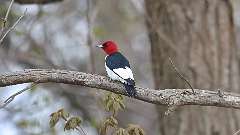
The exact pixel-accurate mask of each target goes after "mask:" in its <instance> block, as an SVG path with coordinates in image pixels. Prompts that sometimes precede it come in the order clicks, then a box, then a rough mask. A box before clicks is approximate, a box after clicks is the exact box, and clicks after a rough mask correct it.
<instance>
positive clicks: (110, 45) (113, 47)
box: [97, 41, 118, 55]
mask: <svg viewBox="0 0 240 135" xmlns="http://www.w3.org/2000/svg"><path fill="white" fill-rule="evenodd" d="M97 47H100V48H102V49H103V50H104V51H105V52H106V53H107V54H108V55H110V54H113V53H115V52H117V51H118V48H117V44H116V43H114V42H113V41H105V42H104V43H103V44H100V45H97Z"/></svg>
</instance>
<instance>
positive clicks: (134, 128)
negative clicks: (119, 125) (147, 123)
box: [127, 124, 145, 135]
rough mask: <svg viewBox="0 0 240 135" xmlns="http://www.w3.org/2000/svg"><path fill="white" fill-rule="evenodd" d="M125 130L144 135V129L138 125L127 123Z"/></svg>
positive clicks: (131, 133)
mask: <svg viewBox="0 0 240 135" xmlns="http://www.w3.org/2000/svg"><path fill="white" fill-rule="evenodd" d="M127 131H128V133H129V135H145V132H144V130H143V129H142V128H141V127H140V126H139V125H135V124H129V125H128V127H127Z"/></svg>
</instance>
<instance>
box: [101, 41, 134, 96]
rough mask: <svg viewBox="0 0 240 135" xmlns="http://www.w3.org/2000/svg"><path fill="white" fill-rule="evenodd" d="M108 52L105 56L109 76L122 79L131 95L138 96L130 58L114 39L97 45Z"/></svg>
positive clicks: (118, 79)
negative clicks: (124, 54)
mask: <svg viewBox="0 0 240 135" xmlns="http://www.w3.org/2000/svg"><path fill="white" fill-rule="evenodd" d="M97 47H99V48H102V49H103V50H104V52H105V53H106V54H107V56H106V57H105V69H106V72H107V75H108V77H110V78H111V79H112V80H116V81H120V82H121V83H122V84H123V85H124V87H125V90H126V92H127V95H128V96H129V97H135V96H136V89H135V81H134V77H133V72H132V70H131V67H130V64H129V61H128V59H127V58H126V57H125V56H123V55H122V54H121V53H120V52H119V50H118V46H117V44H116V43H115V42H114V41H111V40H108V41H105V42H103V43H102V44H99V45H97Z"/></svg>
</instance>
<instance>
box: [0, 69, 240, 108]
mask: <svg viewBox="0 0 240 135" xmlns="http://www.w3.org/2000/svg"><path fill="white" fill-rule="evenodd" d="M29 82H33V83H49V82H53V83H65V84H73V85H81V86H85V87H91V88H98V89H103V90H106V91H111V92H114V93H118V94H124V95H126V93H125V91H124V86H123V85H122V84H120V83H118V82H114V81H111V80H110V79H109V78H107V77H104V76H100V75H93V74H88V73H83V72H77V71H67V70H55V69H26V70H23V71H18V72H12V73H9V74H5V75H0V87H4V86H10V85H15V84H21V83H29ZM136 90H137V96H136V97H135V98H136V99H138V100H142V101H145V102H149V103H153V104H159V105H168V106H169V105H170V106H172V105H174V106H183V105H201V106H218V107H226V108H235V109H240V95H239V94H235V93H229V92H221V94H219V91H218V90H216V91H210V90H200V89H194V91H195V94H191V93H190V92H189V91H191V89H165V90H154V89H150V88H141V87H136Z"/></svg>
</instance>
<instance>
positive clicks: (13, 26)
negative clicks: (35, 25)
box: [0, 8, 27, 44]
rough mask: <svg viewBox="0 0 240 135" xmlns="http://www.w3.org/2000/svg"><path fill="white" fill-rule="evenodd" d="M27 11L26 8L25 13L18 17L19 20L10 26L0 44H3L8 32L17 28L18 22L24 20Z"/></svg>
mask: <svg viewBox="0 0 240 135" xmlns="http://www.w3.org/2000/svg"><path fill="white" fill-rule="evenodd" d="M26 13H27V8H26V9H25V11H24V13H23V14H22V15H21V16H20V17H19V18H18V19H17V21H16V22H15V23H14V24H13V25H12V27H10V28H9V29H8V30H7V31H6V33H5V34H4V35H3V36H2V38H1V40H0V44H2V42H3V40H4V38H5V37H6V36H7V34H8V33H9V32H11V31H12V30H13V29H15V27H16V26H17V24H18V23H19V22H20V21H21V20H22V18H23V17H24V16H25V15H26Z"/></svg>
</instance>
